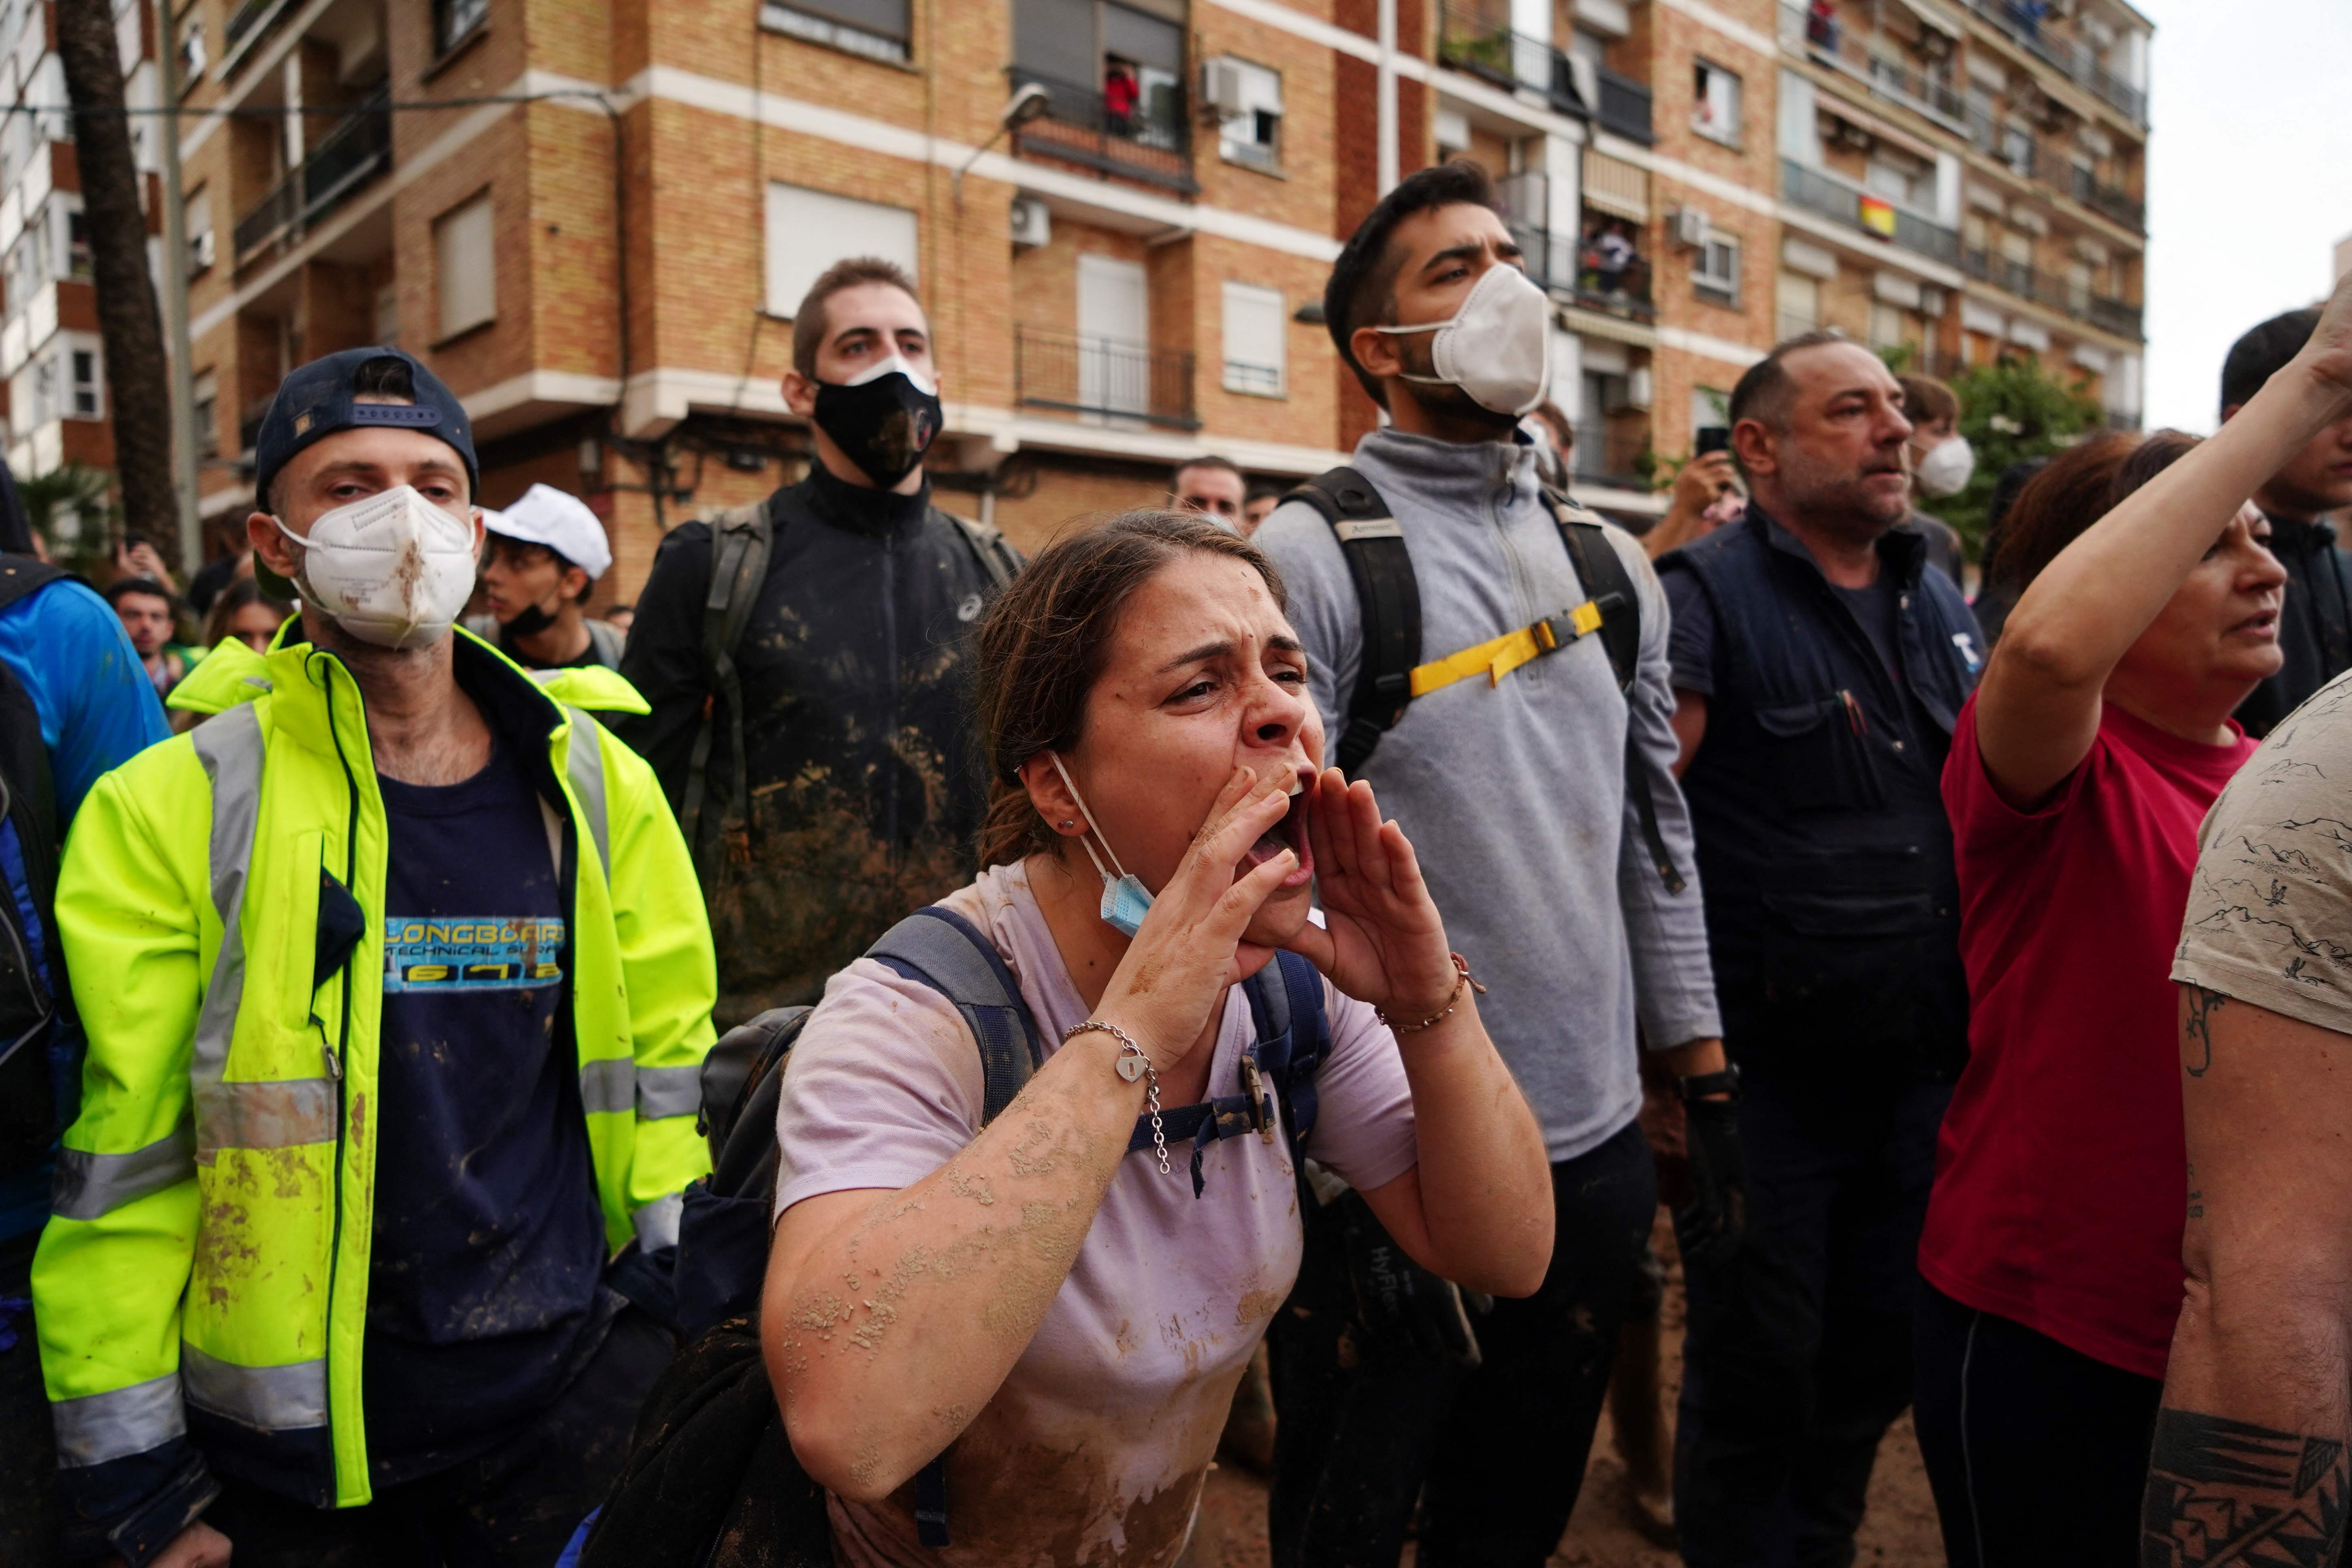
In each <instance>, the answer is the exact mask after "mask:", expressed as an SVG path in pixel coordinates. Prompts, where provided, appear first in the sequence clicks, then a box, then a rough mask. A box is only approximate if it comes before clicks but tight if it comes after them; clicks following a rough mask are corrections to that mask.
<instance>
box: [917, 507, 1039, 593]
mask: <svg viewBox="0 0 2352 1568" xmlns="http://www.w3.org/2000/svg"><path fill="white" fill-rule="evenodd" d="M931 510H934V511H936V512H938V513H939V515H940V516H941V517H943V518H945V519H947V520H948V521H950V522H951V523H954V524H955V525H956V531H958V532H960V533H961V534H962V535H963V542H965V543H966V544H968V545H970V546H971V552H972V555H973V556H974V557H975V558H976V559H977V560H978V561H979V562H980V569H981V570H982V572H985V573H987V574H988V581H989V584H990V585H991V586H992V588H993V589H994V590H995V591H996V592H997V593H1000V594H1002V593H1003V592H1004V589H1005V585H1006V584H1009V583H1011V582H1012V581H1013V578H1015V577H1017V576H1019V575H1020V574H1021V568H1022V567H1024V566H1025V565H1027V564H1028V563H1027V562H1026V561H1024V560H1023V559H1022V557H1021V552H1019V551H1018V550H1015V549H1013V545H1012V544H1011V542H1009V541H1007V540H1006V539H1005V537H1004V534H1003V531H1002V530H1001V529H997V528H994V527H992V526H991V525H990V524H988V523H985V522H975V521H972V520H971V518H968V517H958V516H957V515H956V514H955V513H953V512H951V511H940V510H939V509H938V508H937V507H934V508H932V509H931Z"/></svg>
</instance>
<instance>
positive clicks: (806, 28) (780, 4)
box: [760, 0, 914, 61]
mask: <svg viewBox="0 0 2352 1568" xmlns="http://www.w3.org/2000/svg"><path fill="white" fill-rule="evenodd" d="M912 12H913V6H912V5H911V4H910V0H766V4H764V5H761V7H760V25H761V26H763V27H772V28H773V29H774V30H775V31H777V32H779V33H784V34H788V35H789V36H791V37H795V38H804V39H806V40H807V41H809V42H810V43H812V44H824V45H827V46H829V47H833V48H836V49H840V50H843V51H844V52H845V53H848V54H853V55H864V56H866V58H868V59H877V60H897V61H903V60H905V59H907V58H908V56H909V55H910V54H911V52H912V43H913V39H914V26H913V15H912Z"/></svg>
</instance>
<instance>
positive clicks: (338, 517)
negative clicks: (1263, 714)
mask: <svg viewBox="0 0 2352 1568" xmlns="http://www.w3.org/2000/svg"><path fill="white" fill-rule="evenodd" d="M270 521H273V522H278V520H277V519H275V518H273V519H271V520H270ZM278 532H280V533H283V534H284V535H285V536H286V537H287V538H289V539H290V540H292V541H293V542H295V543H297V544H299V545H300V546H301V547H302V563H301V567H300V569H299V572H298V573H297V574H296V576H295V583H296V585H297V586H298V587H299V588H300V589H301V590H302V597H303V599H304V600H305V601H307V602H308V603H310V604H313V605H317V606H318V607H319V609H320V612H321V613H323V614H325V615H327V616H331V617H332V618H333V620H334V622H335V624H336V625H337V626H341V627H342V628H343V629H344V630H345V631H347V632H349V633H351V634H352V636H353V637H357V638H359V639H360V640H361V641H362V642H370V643H373V644H375V645H376V646H377V647H397V648H413V647H427V646H429V645H430V644H433V643H436V642H438V641H440V640H441V638H442V637H443V636H444V635H445V634H446V632H447V631H448V630H449V627H450V626H451V625H452V624H453V623H454V622H455V621H456V620H457V616H458V613H459V612H460V611H462V610H463V609H465V607H466V600H467V596H468V595H471V594H472V593H473V591H474V528H473V524H472V522H471V521H470V520H469V518H460V517H457V516H455V515H454V514H452V513H450V512H446V511H444V510H442V509H441V508H439V507H437V506H435V505H434V504H433V503H432V502H431V501H429V500H425V498H424V497H423V496H421V495H418V494H417V493H416V490H415V487H414V486H411V485H396V486H394V488H393V489H388V490H385V491H383V493H381V494H379V495H372V496H369V497H368V498H367V499H366V500H355V501H353V502H352V503H351V504H350V505H349V506H339V507H337V508H335V510H332V511H330V512H326V513H324V514H322V515H321V516H320V518H319V520H318V521H315V522H313V523H312V524H311V525H310V535H309V537H307V538H306V537H304V536H303V535H301V534H299V533H297V532H295V531H293V530H292V529H290V528H289V527H287V526H286V525H285V523H283V522H278Z"/></svg>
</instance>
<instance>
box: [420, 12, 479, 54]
mask: <svg viewBox="0 0 2352 1568" xmlns="http://www.w3.org/2000/svg"><path fill="white" fill-rule="evenodd" d="M489 14H490V0H433V47H434V49H435V51H436V53H439V54H445V55H446V54H447V53H448V52H449V51H450V50H451V49H454V48H456V47H457V46H458V45H459V44H462V43H464V42H465V41H466V40H467V38H470V37H473V36H474V31H475V29H476V28H478V27H479V26H481V25H482V23H483V22H484V21H486V20H487V19H488V16H489Z"/></svg>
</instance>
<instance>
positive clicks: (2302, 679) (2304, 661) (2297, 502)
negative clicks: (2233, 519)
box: [2221, 309, 2352, 736]
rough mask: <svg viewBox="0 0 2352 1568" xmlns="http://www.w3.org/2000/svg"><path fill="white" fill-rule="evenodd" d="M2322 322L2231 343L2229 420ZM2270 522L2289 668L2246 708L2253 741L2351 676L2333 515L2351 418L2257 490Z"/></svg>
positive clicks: (2351, 484)
mask: <svg viewBox="0 0 2352 1568" xmlns="http://www.w3.org/2000/svg"><path fill="white" fill-rule="evenodd" d="M2318 324H2319V311H2318V310H2316V309H2308V310H2289V311H2287V312H2285V313H2284V315H2278V316H2273V317H2272V318H2271V319H2270V320H2269V321H2264V322H2263V323H2262V325H2260V326H2258V327H2255V328H2253V329H2252V331H2248V332H2247V333H2246V335H2245V336H2243V337H2242V338H2240V339H2239V340H2238V341H2237V342H2234V343H2232V344H2231V345H2230V353H2229V357H2227V358H2226V359H2224V360H2223V361H2222V362H2221V417H2222V418H2223V419H2229V418H2231V417H2232V416H2235V415H2236V413H2237V412H2238V410H2239V409H2241V408H2242V407H2244V406H2245V405H2247V404H2248V403H2249V402H2251V401H2252V399H2253V395H2254V394H2255V393H2257V392H2260V391H2261V390H2262V389H2263V383H2264V382H2266V381H2268V380H2269V379H2270V378H2271V377H2272V376H2273V374H2277V372H2278V371H2280V370H2281V369H2283V368H2284V366H2285V364H2286V363H2287V362H2288V361H2289V360H2291V359H2293V358H2294V356H2295V354H2296V353H2298V352H2300V351H2301V349H2302V348H2303V345H2304V344H2305V342H2309V341H2310V339H2311V333H2312V329H2313V328H2315V327H2316V326H2317V325H2318ZM2254 504H2255V505H2256V506H2258V507H2260V508H2262V509H2263V516H2265V517H2267V518H2269V519H2270V520H2271V538H2270V548H2271V553H2272V554H2273V555H2275V556H2277V557H2278V560H2279V564H2280V565H2282V566H2284V567H2285V568H2286V575H2287V589H2286V596H2285V597H2284V599H2283V600H2282V601H2281V602H2280V605H2279V625H2278V641H2279V652H2280V653H2281V654H2283V655H2284V656H2285V660H2286V662H2285V663H2284V664H2282V665H2281V666H2280V667H2279V672H2278V673H2277V674H2276V675H2273V676H2272V677H2270V678H2269V679H2266V680H2264V681H2263V683H2262V684H2261V685H2260V686H2257V687H2255V688H2254V691H2253V695H2252V696H2251V697H2249V698H2247V699H2246V700H2245V701H2243V702H2242V703H2240V704H2239V705H2238V713H2237V719H2238V722H2239V723H2241V724H2242V725H2244V726H2245V729H2246V732H2247V733H2248V734H2250V735H2257V736H2259V735H2267V734H2269V733H2270V731H2271V730H2272V728H2273V726H2274V725H2276V724H2277V723H2278V721H2280V720H2282V719H2284V718H2285V717H2286V716H2287V715H2288V714H2290V713H2292V712H2294V710H2296V709H2297V708H2299V707H2301V706H2302V705H2303V700H2304V699H2305V698H2306V697H2309V696H2310V695H2311V694H2312V693H2313V692H2315V691H2316V690H2318V689H2320V688H2321V687H2323V686H2325V685H2326V684H2327V683H2328V682H2329V681H2331V680H2333V679H2336V676H2338V675H2340V674H2342V673H2343V672H2344V671H2345V670H2346V669H2352V555H2347V554H2346V553H2345V551H2344V549H2343V548H2342V546H2340V545H2338V544H2337V543H2336V525H2335V524H2334V523H2333V522H2331V521H2328V517H2327V514H2328V513H2330V512H2334V511H2340V510H2343V509H2344V508H2346V507H2347V506H2352V419H2340V420H2337V421H2336V423H2335V424H2333V425H2330V426H2327V427H2326V429H2324V430H2322V431H2320V433H2319V434H2318V435H2316V436H2315V437H2312V438H2311V441H2310V443H2309V444H2308V445H2306V446H2305V447H2304V448H2303V450H2302V451H2300V452H2297V453H2296V454H2295V455H2294V458H2293V459H2291V460H2290V461H2289V462H2288V463H2287V465H2286V467H2284V468H2281V469H2280V470H2279V471H2278V472H2277V473H2275V474H2273V475H2272V476H2271V477H2270V479H2269V480H2268V481H2267V482H2265V483H2264V484H2263V488H2262V489H2258V490H2256V491H2255V492H2254Z"/></svg>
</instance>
